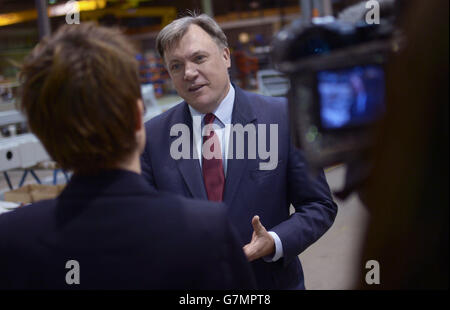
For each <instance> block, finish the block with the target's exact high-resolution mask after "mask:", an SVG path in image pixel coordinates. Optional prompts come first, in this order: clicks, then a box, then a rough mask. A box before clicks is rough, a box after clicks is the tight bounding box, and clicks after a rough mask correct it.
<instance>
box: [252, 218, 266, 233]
mask: <svg viewBox="0 0 450 310" xmlns="http://www.w3.org/2000/svg"><path fill="white" fill-rule="evenodd" d="M252 226H253V230H254V231H255V232H260V231H262V230H265V228H264V226H263V225H262V224H261V221H260V220H259V216H258V215H255V216H254V217H253V218H252Z"/></svg>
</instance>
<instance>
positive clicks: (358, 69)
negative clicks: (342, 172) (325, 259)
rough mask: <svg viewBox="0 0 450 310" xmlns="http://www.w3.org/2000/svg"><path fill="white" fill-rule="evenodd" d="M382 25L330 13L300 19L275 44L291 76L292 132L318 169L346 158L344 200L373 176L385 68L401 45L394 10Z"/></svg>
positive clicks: (276, 60)
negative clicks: (370, 154)
mask: <svg viewBox="0 0 450 310" xmlns="http://www.w3.org/2000/svg"><path fill="white" fill-rule="evenodd" d="M387 17H389V18H383V19H381V20H380V23H379V24H368V23H366V22H365V20H360V21H357V22H348V21H343V20H339V19H335V18H333V17H331V16H329V17H323V18H315V19H312V21H306V20H304V19H299V20H296V21H294V22H292V23H291V24H290V25H289V26H288V27H287V28H285V29H283V30H282V31H280V32H279V33H278V34H277V36H276V37H275V39H274V42H273V52H272V56H273V60H274V63H275V66H276V68H277V69H278V70H279V71H281V72H283V73H284V74H286V75H287V76H288V77H289V79H290V85H291V88H290V90H289V93H288V99H289V114H290V122H291V131H292V135H293V139H294V143H295V145H296V146H297V147H300V148H301V149H302V150H303V151H304V153H305V156H306V158H307V160H308V162H309V163H310V165H311V166H312V168H313V169H314V168H324V167H328V166H332V165H335V164H339V163H347V164H348V168H349V169H348V170H347V177H346V189H345V190H344V192H345V193H343V195H342V196H343V197H342V198H345V197H346V196H347V195H348V194H349V193H350V192H351V191H353V190H354V189H355V187H358V185H359V184H360V183H361V182H362V181H363V180H364V179H365V178H366V177H367V175H368V173H369V170H370V162H368V161H367V160H366V153H367V151H368V150H369V149H370V147H371V146H372V145H373V140H374V138H373V125H374V124H375V123H376V122H377V121H378V120H380V118H382V116H383V114H384V112H385V110H386V105H385V94H386V81H385V75H386V74H385V67H386V64H387V63H388V60H389V56H390V55H391V54H392V53H393V52H396V51H398V50H399V49H400V45H401V44H400V42H401V40H400V39H399V36H398V35H397V34H396V30H395V23H394V19H393V18H392V16H387Z"/></svg>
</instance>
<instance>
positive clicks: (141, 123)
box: [136, 98, 145, 131]
mask: <svg viewBox="0 0 450 310" xmlns="http://www.w3.org/2000/svg"><path fill="white" fill-rule="evenodd" d="M136 104H137V112H138V113H137V116H136V131H139V130H141V129H142V127H143V126H144V121H143V120H144V113H145V109H144V103H143V102H142V99H141V98H139V99H138V100H137V101H136Z"/></svg>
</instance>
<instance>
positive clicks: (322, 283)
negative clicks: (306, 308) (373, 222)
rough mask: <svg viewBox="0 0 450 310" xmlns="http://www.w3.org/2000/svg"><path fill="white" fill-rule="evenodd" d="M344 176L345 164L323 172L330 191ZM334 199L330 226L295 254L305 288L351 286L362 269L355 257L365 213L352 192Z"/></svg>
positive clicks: (365, 222)
mask: <svg viewBox="0 0 450 310" xmlns="http://www.w3.org/2000/svg"><path fill="white" fill-rule="evenodd" d="M344 176H345V167H337V168H334V169H332V170H330V171H327V172H326V177H327V180H328V184H329V185H330V188H331V190H332V191H333V190H338V189H341V188H342V186H343V181H344ZM335 202H336V203H337V205H338V213H337V216H336V220H335V222H334V224H333V226H332V227H331V228H330V229H329V230H328V231H327V232H326V233H325V234H324V235H323V236H322V237H321V238H320V239H319V240H318V241H317V242H316V243H314V244H313V245H311V246H310V247H309V248H308V249H306V251H304V252H303V253H302V254H300V255H299V257H300V259H301V261H302V265H303V271H304V274H305V286H306V289H309V290H346V289H352V288H354V284H355V281H356V280H357V279H358V276H359V275H360V274H361V272H365V269H364V266H360V262H359V258H360V251H361V246H362V242H363V238H364V234H365V231H366V227H367V223H368V220H369V213H368V211H367V209H366V208H365V207H364V205H362V203H361V201H360V200H359V198H358V196H357V195H356V194H352V195H351V196H350V197H349V198H347V200H345V201H340V200H338V199H335Z"/></svg>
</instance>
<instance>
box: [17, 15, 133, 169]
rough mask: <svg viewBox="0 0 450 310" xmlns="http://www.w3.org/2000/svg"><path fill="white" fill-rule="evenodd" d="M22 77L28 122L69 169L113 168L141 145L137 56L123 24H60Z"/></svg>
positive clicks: (29, 60) (34, 54) (31, 58)
mask: <svg viewBox="0 0 450 310" xmlns="http://www.w3.org/2000/svg"><path fill="white" fill-rule="evenodd" d="M21 81H22V83H23V89H22V102H21V109H22V111H23V112H24V113H25V114H26V117H27V119H28V123H29V126H30V129H31V131H32V132H33V133H35V134H36V135H37V137H38V138H39V139H40V140H41V142H42V144H43V145H44V147H45V148H46V150H47V152H48V153H49V154H50V156H51V157H52V158H53V159H54V160H55V161H56V162H58V163H59V164H60V165H61V166H62V167H63V168H64V169H68V170H73V171H75V172H77V173H95V172H97V171H99V170H102V169H110V168H114V167H115V166H116V165H117V164H118V163H119V162H120V161H122V160H124V159H126V157H128V156H129V155H130V154H131V153H132V152H133V151H134V150H135V149H136V148H137V141H136V136H135V129H136V125H137V122H139V121H141V120H140V119H139V115H140V114H139V111H138V107H137V104H136V102H137V100H138V99H139V98H141V89H140V83H139V72H138V63H137V61H136V59H135V51H134V49H133V48H132V47H131V44H130V43H129V42H128V41H127V40H126V38H125V37H124V36H123V35H122V34H121V33H120V31H118V30H117V29H110V28H105V27H101V26H96V25H95V24H93V23H82V24H79V25H64V26H62V27H61V28H60V29H59V30H58V31H57V32H56V33H55V34H54V35H53V36H51V37H50V38H46V39H44V40H43V41H42V42H41V43H39V44H38V45H37V46H36V48H35V49H34V50H33V51H32V53H31V54H30V55H29V56H28V57H27V59H26V60H25V63H24V65H23V68H22V72H21Z"/></svg>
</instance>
